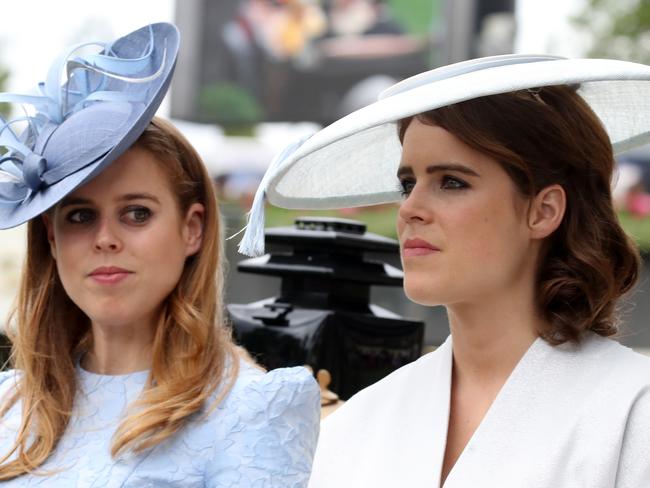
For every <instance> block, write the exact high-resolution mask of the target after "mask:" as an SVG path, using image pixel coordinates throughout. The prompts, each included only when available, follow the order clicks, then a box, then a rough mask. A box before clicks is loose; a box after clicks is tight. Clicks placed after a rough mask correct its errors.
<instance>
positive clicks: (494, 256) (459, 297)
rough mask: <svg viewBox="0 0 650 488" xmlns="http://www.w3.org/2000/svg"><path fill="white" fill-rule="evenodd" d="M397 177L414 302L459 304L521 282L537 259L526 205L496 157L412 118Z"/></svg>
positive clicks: (408, 289) (407, 274)
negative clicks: (401, 193) (534, 259)
mask: <svg viewBox="0 0 650 488" xmlns="http://www.w3.org/2000/svg"><path fill="white" fill-rule="evenodd" d="M398 177H399V179H400V182H401V186H402V190H403V193H404V200H403V201H402V204H401V206H400V210H399V214H398V221H397V231H398V235H399V240H400V247H401V257H402V264H403V268H404V287H405V291H406V294H407V296H408V297H409V298H410V299H411V300H413V301H415V302H417V303H420V304H423V305H453V304H461V303H464V302H472V301H475V300H481V299H484V298H485V297H489V296H490V294H491V293H498V292H501V291H503V290H508V289H512V287H516V286H520V285H522V283H520V282H519V281H520V280H521V279H522V270H524V269H530V260H531V259H533V258H534V256H535V253H533V252H531V245H532V243H531V239H530V232H529V228H528V225H527V219H526V209H527V201H526V200H525V199H524V198H523V197H521V196H520V195H519V194H518V192H517V191H516V188H515V185H514V183H513V181H512V180H511V178H510V177H509V176H508V174H507V173H506V172H505V171H504V169H503V168H502V167H501V166H500V165H499V164H498V163H497V162H496V161H495V160H494V159H492V158H491V157H489V156H487V155H485V154H483V153H480V152H478V151H476V150H474V149H472V148H470V147H469V146H467V145H466V144H464V143H463V142H461V141H460V140H459V139H458V138H456V137H455V136H454V135H452V134H451V133H449V132H448V131H446V130H445V129H443V128H441V127H437V126H431V125H425V124H423V123H422V122H420V121H418V120H417V119H414V120H413V121H412V122H411V123H410V125H409V126H408V128H407V130H406V134H405V136H404V141H403V153H402V160H401V162H400V168H399V171H398ZM527 276H528V277H529V275H527Z"/></svg>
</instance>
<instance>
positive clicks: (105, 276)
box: [88, 266, 132, 285]
mask: <svg viewBox="0 0 650 488" xmlns="http://www.w3.org/2000/svg"><path fill="white" fill-rule="evenodd" d="M130 274H132V272H131V271H129V270H127V269H123V268H118V267H116V266H100V267H99V268H96V269H94V270H93V271H91V272H90V273H89V274H88V276H89V277H90V278H92V279H93V280H94V281H95V282H97V283H99V284H102V285H115V284H117V283H120V282H121V281H123V280H125V279H126V278H127V277H128V276H129V275H130Z"/></svg>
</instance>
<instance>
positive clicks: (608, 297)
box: [398, 86, 640, 344]
mask: <svg viewBox="0 0 650 488" xmlns="http://www.w3.org/2000/svg"><path fill="white" fill-rule="evenodd" d="M415 117H416V118H417V119H418V120H419V121H420V122H422V123H425V124H429V125H436V126H439V127H442V128H443V129H446V130H447V131H449V132H451V133H452V134H454V135H455V136H456V137H458V138H459V139H460V140H462V141H463V142H464V143H465V144H467V145H468V146H470V147H472V148H473V149H476V150H477V151H480V152H482V153H484V154H487V155H489V156H491V157H492V158H494V159H495V160H496V161H498V162H499V163H500V164H501V166H502V167H503V168H504V170H505V171H506V172H507V173H508V174H509V175H510V177H511V178H512V180H513V181H514V183H515V185H516V187H517V188H518V190H519V191H520V192H521V193H522V194H523V195H525V196H527V197H532V196H534V195H536V194H537V193H538V192H539V191H540V190H542V189H543V188H545V187H547V186H549V185H551V184H559V185H561V186H562V187H563V188H564V191H565V192H566V195H567V208H566V212H565V215H564V218H563V221H562V223H561V224H560V227H559V228H558V229H557V230H556V231H555V232H554V233H553V234H552V235H551V236H550V237H549V238H547V241H546V242H545V247H544V249H543V252H542V255H541V256H540V260H539V265H538V271H537V300H538V303H537V304H538V309H539V311H540V313H541V314H542V316H543V317H544V319H545V320H546V321H547V322H548V323H549V324H550V328H549V330H543V331H539V333H540V335H541V336H542V337H544V338H545V339H546V340H547V341H549V342H551V343H552V344H561V343H563V342H566V341H578V340H579V338H580V335H581V333H582V332H583V331H585V330H591V331H593V332H595V333H597V334H600V335H602V336H611V335H614V334H615V333H616V332H617V331H618V325H619V319H618V314H617V309H616V305H617V302H618V300H619V298H620V297H621V296H622V295H623V294H625V293H626V292H628V291H629V290H630V289H631V288H632V286H633V285H634V283H635V282H636V280H637V278H638V274H639V266H640V258H639V253H638V250H637V249H636V247H635V245H634V244H633V243H632V241H631V240H630V238H629V237H628V236H627V235H626V234H625V232H624V231H623V229H621V226H620V225H619V222H618V219H617V217H616V213H615V211H614V208H613V204H612V197H611V190H610V185H611V181H612V173H613V170H614V165H615V162H614V156H613V151H612V146H611V143H610V140H609V137H608V135H607V132H606V131H605V129H604V127H603V125H602V123H601V122H600V119H598V117H597V116H596V115H595V114H594V112H593V111H592V110H591V108H590V107H589V105H588V104H587V103H586V102H585V101H584V100H583V99H582V98H581V97H580V96H579V95H578V94H577V93H576V87H570V86H550V87H544V88H538V89H532V90H521V91H517V92H511V93H505V94H500V95H491V96H487V97H481V98H476V99H473V100H468V101H465V102H461V103H457V104H454V105H450V106H447V107H442V108H438V109H436V110H432V111H429V112H425V113H422V114H419V115H416V116H415ZM413 118H414V117H409V118H406V119H403V120H401V121H400V122H399V124H398V130H399V137H400V140H401V141H403V140H404V134H405V132H406V129H407V128H408V125H409V124H410V122H411V121H412V120H413Z"/></svg>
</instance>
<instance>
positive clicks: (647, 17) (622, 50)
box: [573, 0, 650, 64]
mask: <svg viewBox="0 0 650 488" xmlns="http://www.w3.org/2000/svg"><path fill="white" fill-rule="evenodd" d="M573 22H574V24H575V25H576V26H577V27H578V28H580V29H582V30H584V31H586V32H587V33H588V34H589V36H590V38H591V49H590V50H589V55H590V56H591V57H601V58H615V59H625V60H629V61H636V62H639V63H645V64H650V0H587V2H586V5H585V8H584V10H583V11H582V13H581V14H580V15H578V16H575V17H574V18H573Z"/></svg>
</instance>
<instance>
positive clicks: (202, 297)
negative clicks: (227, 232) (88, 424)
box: [0, 118, 241, 480]
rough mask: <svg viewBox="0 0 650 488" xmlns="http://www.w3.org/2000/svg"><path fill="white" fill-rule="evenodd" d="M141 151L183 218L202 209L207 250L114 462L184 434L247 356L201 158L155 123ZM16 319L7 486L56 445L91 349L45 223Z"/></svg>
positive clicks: (33, 244) (173, 314) (185, 286)
mask: <svg viewBox="0 0 650 488" xmlns="http://www.w3.org/2000/svg"><path fill="white" fill-rule="evenodd" d="M134 147H139V148H142V149H145V150H147V151H149V152H150V153H151V154H153V155H154V156H155V157H156V158H157V159H158V160H159V161H160V163H161V167H163V168H164V170H165V172H166V173H167V175H168V177H169V182H170V185H171V187H172V190H173V192H174V193H175V195H176V198H177V202H178V205H179V210H180V212H181V214H182V215H183V214H185V212H186V211H187V210H188V208H189V207H190V205H191V204H193V203H195V202H199V203H202V204H203V205H204V207H205V216H204V220H205V221H204V229H203V244H202V247H201V249H200V250H199V252H198V253H197V254H195V255H193V256H191V257H189V258H188V259H187V261H186V263H185V268H184V270H183V273H182V275H181V278H180V280H179V282H178V284H177V285H176V288H175V289H174V290H173V291H172V293H171V294H170V295H169V296H168V298H167V299H166V302H165V304H164V307H163V312H162V314H161V316H160V318H159V322H158V327H157V330H156V333H155V338H154V343H153V361H152V365H151V372H150V375H149V378H148V381H147V384H146V386H145V389H144V390H143V392H142V394H141V395H140V397H139V398H138V399H137V400H136V402H134V404H133V405H131V410H130V414H129V415H128V416H126V418H124V419H123V420H122V422H121V423H120V425H119V426H118V427H117V430H116V431H115V435H114V437H113V439H112V445H111V454H112V455H113V456H114V457H116V456H118V455H119V454H121V453H123V452H125V451H131V452H135V453H139V452H142V451H145V450H147V449H149V448H151V447H153V446H155V445H157V444H159V443H161V442H162V441H164V440H165V439H167V438H168V437H170V436H171V435H173V434H174V433H175V432H177V431H179V430H180V429H182V428H183V426H184V425H185V424H186V422H187V421H188V420H189V418H190V416H191V415H192V414H194V413H197V412H199V411H201V410H202V408H203V407H204V406H205V405H206V401H207V400H208V399H209V397H211V396H212V395H215V401H214V402H213V403H212V404H211V405H212V406H216V405H218V403H219V402H220V401H221V400H222V399H223V398H224V397H225V395H226V394H227V393H228V392H229V391H230V389H231V387H232V385H233V383H234V382H235V379H236V377H237V374H238V365H239V361H238V359H237V358H238V357H239V356H240V355H241V352H240V351H239V349H238V348H237V347H236V346H235V345H234V344H233V342H232V339H231V334H230V330H229V328H228V327H226V326H225V320H224V316H223V303H222V286H223V266H222V255H223V250H222V238H221V233H220V230H221V229H220V227H221V224H220V220H219V213H218V208H217V199H216V195H215V193H214V188H213V185H212V182H211V180H210V177H209V176H208V174H207V171H206V169H205V166H204V165H203V163H202V161H201V158H200V157H199V155H198V154H197V153H196V151H195V150H194V148H193V147H192V146H191V145H190V144H189V143H188V142H187V140H186V139H185V138H184V137H183V136H182V135H181V134H180V132H178V130H177V129H176V128H175V127H174V126H173V125H171V124H170V123H169V122H166V121H164V120H161V119H158V118H154V120H153V121H152V122H151V123H150V124H149V126H148V127H147V129H146V130H145V131H144V133H143V134H142V136H140V138H139V139H138V141H137V142H136V143H135V144H134ZM13 318H14V319H15V325H16V326H15V327H13V328H11V330H9V331H8V332H9V334H10V339H11V341H12V355H11V361H12V365H13V367H15V368H16V369H17V370H19V371H20V373H19V374H18V375H17V378H18V380H17V384H16V389H15V391H14V393H13V394H12V395H10V396H9V398H6V399H3V403H2V405H0V418H2V417H4V416H5V415H6V413H7V412H8V411H9V409H10V408H11V407H12V406H13V405H15V404H16V402H17V401H21V402H22V422H21V424H20V428H19V430H18V432H17V437H16V441H15V443H14V445H13V446H12V447H11V449H10V450H9V452H7V453H6V454H4V455H2V457H1V458H0V480H8V479H11V478H14V477H17V476H20V475H22V474H25V473H29V472H33V471H34V470H36V469H37V468H38V467H39V466H41V465H42V464H43V463H44V462H45V460H46V459H47V458H48V456H49V455H50V454H51V453H52V451H53V450H54V449H55V448H56V446H57V443H58V442H59V440H60V439H61V436H62V435H63V433H64V432H65V430H66V428H67V426H68V422H69V420H70V416H71V412H72V408H73V402H74V398H75V393H76V391H77V381H76V372H75V368H76V362H77V360H78V358H79V355H80V354H83V352H84V351H86V350H88V348H89V347H90V345H91V344H92V335H91V330H90V323H89V320H88V318H87V317H86V315H85V314H84V313H83V312H82V311H81V310H80V309H79V308H78V307H77V306H76V305H75V304H74V303H73V302H72V301H71V300H70V298H68V296H67V295H66V293H65V290H64V289H63V286H62V284H61V281H60V279H59V277H58V273H57V270H56V264H55V261H54V259H53V258H52V256H51V254H50V247H49V244H48V241H47V234H46V229H45V226H44V224H43V221H42V219H40V218H35V219H33V220H31V221H30V222H29V224H28V230H27V256H26V260H25V263H24V268H23V273H22V281H21V285H20V290H19V295H18V301H17V305H16V308H15V310H14V312H13ZM12 457H14V459H11V458H12ZM45 474H47V473H45Z"/></svg>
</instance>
